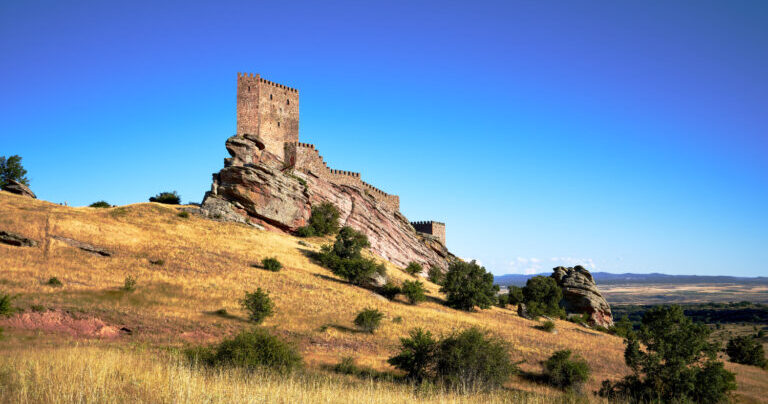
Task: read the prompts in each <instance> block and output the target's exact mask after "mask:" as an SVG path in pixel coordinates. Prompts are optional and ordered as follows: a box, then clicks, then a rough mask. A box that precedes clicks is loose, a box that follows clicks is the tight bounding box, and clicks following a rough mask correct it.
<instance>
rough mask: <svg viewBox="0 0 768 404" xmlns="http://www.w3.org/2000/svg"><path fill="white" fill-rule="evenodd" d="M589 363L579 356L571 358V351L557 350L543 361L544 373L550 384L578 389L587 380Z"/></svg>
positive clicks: (562, 387)
mask: <svg viewBox="0 0 768 404" xmlns="http://www.w3.org/2000/svg"><path fill="white" fill-rule="evenodd" d="M589 373H590V369H589V365H588V364H587V361H585V360H584V359H583V358H581V357H580V356H574V357H573V359H571V351H570V350H563V351H557V352H555V353H554V354H552V356H550V357H549V359H547V360H546V361H544V375H545V376H546V377H547V381H548V382H549V384H551V385H552V386H555V387H557V388H561V389H576V390H580V389H581V387H582V386H583V385H584V383H586V382H587V380H589Z"/></svg>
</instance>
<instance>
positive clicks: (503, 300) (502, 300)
mask: <svg viewBox="0 0 768 404" xmlns="http://www.w3.org/2000/svg"><path fill="white" fill-rule="evenodd" d="M508 302H509V294H507V293H501V294H498V295H496V305H497V306H499V307H501V308H502V309H503V308H505V307H507V303H508Z"/></svg>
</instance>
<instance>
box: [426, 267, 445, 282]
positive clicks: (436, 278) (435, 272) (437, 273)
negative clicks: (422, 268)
mask: <svg viewBox="0 0 768 404" xmlns="http://www.w3.org/2000/svg"><path fill="white" fill-rule="evenodd" d="M428 279H429V281H430V282H432V283H434V284H435V285H442V284H443V279H445V274H444V273H443V270H442V269H440V268H439V267H436V266H434V265H432V266H431V267H429V272H428Z"/></svg>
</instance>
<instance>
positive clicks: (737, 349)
mask: <svg viewBox="0 0 768 404" xmlns="http://www.w3.org/2000/svg"><path fill="white" fill-rule="evenodd" d="M725 353H727V354H728V357H729V358H730V360H731V362H735V363H741V364H743V365H753V366H759V367H761V368H762V367H766V360H765V351H764V349H763V344H762V343H761V342H760V341H759V340H757V339H756V338H754V337H752V336H751V335H744V336H741V337H734V338H731V339H730V340H728V345H727V346H726V348H725Z"/></svg>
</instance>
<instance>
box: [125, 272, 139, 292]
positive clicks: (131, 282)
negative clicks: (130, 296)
mask: <svg viewBox="0 0 768 404" xmlns="http://www.w3.org/2000/svg"><path fill="white" fill-rule="evenodd" d="M122 289H123V290H124V291H126V292H133V291H134V290H136V277H134V276H133V275H128V276H126V277H125V280H123V288H122Z"/></svg>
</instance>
